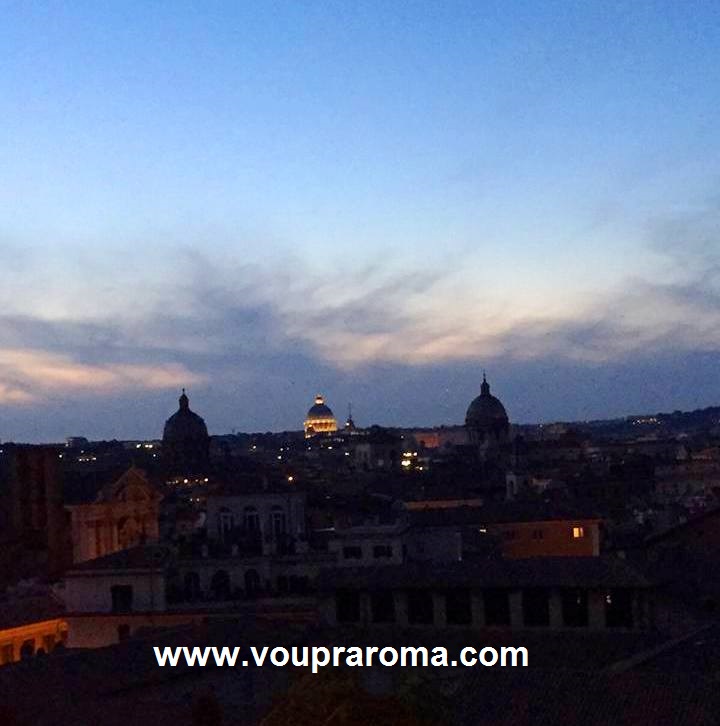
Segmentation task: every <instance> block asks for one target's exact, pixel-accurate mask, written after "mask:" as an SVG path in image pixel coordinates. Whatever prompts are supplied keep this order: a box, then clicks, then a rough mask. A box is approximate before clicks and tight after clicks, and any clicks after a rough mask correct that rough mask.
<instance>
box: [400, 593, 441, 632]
mask: <svg viewBox="0 0 720 726" xmlns="http://www.w3.org/2000/svg"><path fill="white" fill-rule="evenodd" d="M407 603H408V623H410V625H432V622H433V614H434V613H433V599H432V593H430V592H427V591H426V590H410V591H409V592H408V595H407Z"/></svg>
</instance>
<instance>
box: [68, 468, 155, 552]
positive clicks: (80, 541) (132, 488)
mask: <svg viewBox="0 0 720 726" xmlns="http://www.w3.org/2000/svg"><path fill="white" fill-rule="evenodd" d="M161 498H162V496H161V494H160V492H159V490H158V488H157V487H155V486H154V485H153V484H152V483H151V482H150V480H149V479H148V477H147V475H146V474H145V472H144V471H142V470H141V469H137V468H135V467H131V468H130V469H128V470H127V471H126V472H125V473H124V474H123V475H122V476H121V477H120V478H119V479H118V480H117V481H115V482H111V483H109V484H108V485H106V486H105V487H103V488H102V489H101V490H100V492H99V494H98V495H97V497H96V498H95V500H94V501H93V502H90V503H87V504H75V505H71V506H68V507H67V509H68V510H69V511H70V514H71V528H72V543H73V563H78V562H85V561H86V560H91V559H94V558H96V557H102V556H103V555H108V554H111V553H113V552H118V551H120V550H125V549H129V548H130V547H135V546H136V545H139V544H143V543H145V542H154V541H156V540H157V539H158V536H159V530H158V516H159V506H160V500H161Z"/></svg>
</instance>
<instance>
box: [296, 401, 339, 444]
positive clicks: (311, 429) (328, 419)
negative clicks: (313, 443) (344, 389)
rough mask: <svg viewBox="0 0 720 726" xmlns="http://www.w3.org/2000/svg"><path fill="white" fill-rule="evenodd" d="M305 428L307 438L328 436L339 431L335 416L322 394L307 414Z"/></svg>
mask: <svg viewBox="0 0 720 726" xmlns="http://www.w3.org/2000/svg"><path fill="white" fill-rule="evenodd" d="M303 427H304V429H305V437H306V438H307V437H309V436H314V435H315V434H327V433H332V432H333V431H337V421H336V420H335V415H334V414H333V412H332V410H331V408H330V407H329V406H328V405H326V403H325V399H324V398H323V397H322V396H321V395H320V394H318V395H317V396H315V403H314V404H313V405H312V406H311V407H310V410H309V411H308V412H307V417H306V419H305V421H304V424H303Z"/></svg>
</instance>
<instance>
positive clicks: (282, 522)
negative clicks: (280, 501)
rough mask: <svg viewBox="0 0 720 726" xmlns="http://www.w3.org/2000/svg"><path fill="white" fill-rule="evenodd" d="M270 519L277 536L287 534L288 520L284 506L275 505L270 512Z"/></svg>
mask: <svg viewBox="0 0 720 726" xmlns="http://www.w3.org/2000/svg"><path fill="white" fill-rule="evenodd" d="M270 519H271V521H272V530H273V534H274V535H275V536H276V537H279V536H280V535H283V534H285V532H286V531H287V521H286V518H285V512H284V510H283V508H282V507H280V506H278V505H275V506H274V507H273V508H272V512H271V514H270Z"/></svg>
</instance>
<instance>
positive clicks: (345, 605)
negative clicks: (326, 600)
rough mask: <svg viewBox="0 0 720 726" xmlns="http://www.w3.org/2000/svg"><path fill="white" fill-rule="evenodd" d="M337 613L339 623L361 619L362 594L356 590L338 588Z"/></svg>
mask: <svg viewBox="0 0 720 726" xmlns="http://www.w3.org/2000/svg"><path fill="white" fill-rule="evenodd" d="M335 613H336V615H337V621H338V622H339V623H357V622H358V621H359V620H360V594H359V593H358V592H357V591H356V590H338V591H337V592H336V593H335Z"/></svg>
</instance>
